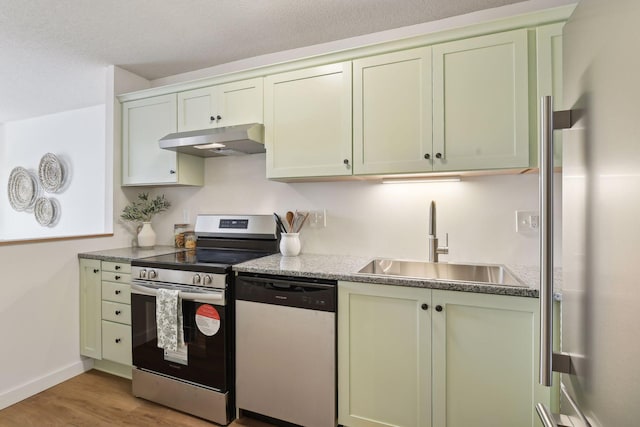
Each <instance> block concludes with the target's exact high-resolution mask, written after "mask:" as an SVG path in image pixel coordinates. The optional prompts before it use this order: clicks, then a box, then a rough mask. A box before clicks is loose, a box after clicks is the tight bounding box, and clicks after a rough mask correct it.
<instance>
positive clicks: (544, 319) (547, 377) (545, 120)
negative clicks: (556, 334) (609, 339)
mask: <svg viewBox="0 0 640 427" xmlns="http://www.w3.org/2000/svg"><path fill="white" fill-rule="evenodd" d="M552 358H553V98H552V97H551V96H543V97H542V99H541V102H540V384H541V385H543V386H546V387H550V386H551V378H552Z"/></svg>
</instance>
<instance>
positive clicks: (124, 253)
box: [78, 246, 182, 262]
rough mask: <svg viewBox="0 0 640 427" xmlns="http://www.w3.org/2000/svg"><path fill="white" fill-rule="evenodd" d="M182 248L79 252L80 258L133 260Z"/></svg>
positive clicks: (112, 260) (157, 247) (167, 247)
mask: <svg viewBox="0 0 640 427" xmlns="http://www.w3.org/2000/svg"><path fill="white" fill-rule="evenodd" d="M181 250H182V249H178V248H174V247H173V246H155V247H153V248H151V249H141V248H131V247H129V248H117V249H106V250H103V251H95V252H83V253H79V254H78V258H85V259H97V260H100V261H108V262H131V260H132V259H137V258H147V257H151V256H157V255H164V254H172V253H175V252H179V251H181Z"/></svg>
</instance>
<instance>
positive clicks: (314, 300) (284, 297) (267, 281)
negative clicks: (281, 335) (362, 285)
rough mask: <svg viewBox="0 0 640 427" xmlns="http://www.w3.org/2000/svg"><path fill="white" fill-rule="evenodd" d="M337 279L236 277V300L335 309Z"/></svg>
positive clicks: (322, 309) (324, 309) (305, 307)
mask: <svg viewBox="0 0 640 427" xmlns="http://www.w3.org/2000/svg"><path fill="white" fill-rule="evenodd" d="M337 289H338V288H337V282H336V281H332V280H321V279H308V278H285V277H280V276H264V275H255V276H238V278H237V280H236V285H235V290H236V299H237V300H241V301H252V302H258V303H264V304H274V305H283V306H287V307H297V308H304V309H309V310H319V311H330V312H335V311H336V306H337V304H336V301H337Z"/></svg>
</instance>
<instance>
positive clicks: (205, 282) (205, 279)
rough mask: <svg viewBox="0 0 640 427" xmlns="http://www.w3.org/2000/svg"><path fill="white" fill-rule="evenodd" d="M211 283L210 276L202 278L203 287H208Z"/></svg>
mask: <svg viewBox="0 0 640 427" xmlns="http://www.w3.org/2000/svg"><path fill="white" fill-rule="evenodd" d="M211 282H212V280H211V276H209V275H208V274H207V275H206V276H204V285H205V286H207V285H210V284H211Z"/></svg>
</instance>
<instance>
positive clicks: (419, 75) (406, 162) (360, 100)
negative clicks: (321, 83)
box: [353, 47, 432, 175]
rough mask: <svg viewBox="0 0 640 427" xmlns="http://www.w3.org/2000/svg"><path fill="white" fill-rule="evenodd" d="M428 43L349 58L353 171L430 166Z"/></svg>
mask: <svg viewBox="0 0 640 427" xmlns="http://www.w3.org/2000/svg"><path fill="white" fill-rule="evenodd" d="M431 135H432V131H431V48H429V47H424V48H419V49H411V50H404V51H400V52H394V53H389V54H384V55H378V56H373V57H369V58H364V59H358V60H356V61H354V62H353V173H354V175H363V174H390V173H410V172H424V171H431V169H432V160H431V159H432V146H431Z"/></svg>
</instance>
